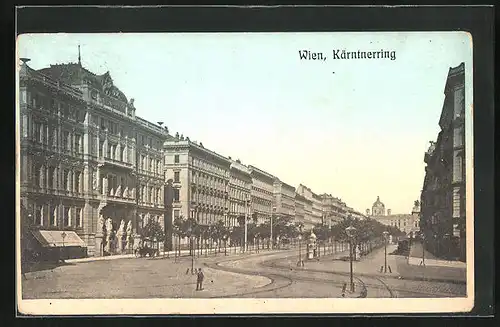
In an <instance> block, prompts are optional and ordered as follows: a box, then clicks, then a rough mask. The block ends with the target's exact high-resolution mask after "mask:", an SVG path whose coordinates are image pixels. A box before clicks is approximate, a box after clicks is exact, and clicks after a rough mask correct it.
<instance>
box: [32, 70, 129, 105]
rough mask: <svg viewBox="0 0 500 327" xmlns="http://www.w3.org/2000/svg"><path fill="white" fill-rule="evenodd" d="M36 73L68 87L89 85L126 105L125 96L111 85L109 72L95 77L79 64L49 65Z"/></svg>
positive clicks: (111, 80)
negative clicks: (61, 82) (68, 85)
mask: <svg viewBox="0 0 500 327" xmlns="http://www.w3.org/2000/svg"><path fill="white" fill-rule="evenodd" d="M38 71H39V72H40V73H42V74H44V75H47V76H50V77H51V78H53V79H55V80H60V81H63V82H64V83H66V84H70V85H81V84H86V83H88V84H91V85H92V87H94V88H96V89H98V90H99V91H101V92H104V93H106V94H107V95H109V96H111V97H113V98H115V99H117V100H120V101H123V102H125V103H128V100H127V97H126V96H125V94H123V92H122V91H120V89H118V88H117V87H116V86H115V85H114V84H113V79H112V78H111V74H110V73H109V71H107V72H106V73H104V74H101V75H97V74H94V73H92V72H91V71H89V70H87V69H85V68H84V67H83V66H82V65H81V64H80V63H67V64H56V65H50V67H47V68H42V69H39V70H38Z"/></svg>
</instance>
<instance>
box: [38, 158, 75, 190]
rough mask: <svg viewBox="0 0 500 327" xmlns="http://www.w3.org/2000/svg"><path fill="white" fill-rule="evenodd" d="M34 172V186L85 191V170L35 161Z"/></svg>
mask: <svg viewBox="0 0 500 327" xmlns="http://www.w3.org/2000/svg"><path fill="white" fill-rule="evenodd" d="M32 172H33V174H32V182H33V185H34V186H38V187H40V188H48V189H56V190H57V189H63V190H65V191H71V192H76V193H81V192H83V187H82V185H83V172H82V171H80V170H72V169H68V168H60V167H55V166H46V165H41V164H37V163H34V164H33V170H32Z"/></svg>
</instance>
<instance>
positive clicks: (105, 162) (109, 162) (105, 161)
mask: <svg viewBox="0 0 500 327" xmlns="http://www.w3.org/2000/svg"><path fill="white" fill-rule="evenodd" d="M97 163H98V165H99V166H100V167H102V166H112V167H115V168H121V169H125V170H132V169H133V167H134V166H133V165H132V164H131V163H128V162H124V161H119V160H115V159H111V158H107V157H104V158H98V159H97Z"/></svg>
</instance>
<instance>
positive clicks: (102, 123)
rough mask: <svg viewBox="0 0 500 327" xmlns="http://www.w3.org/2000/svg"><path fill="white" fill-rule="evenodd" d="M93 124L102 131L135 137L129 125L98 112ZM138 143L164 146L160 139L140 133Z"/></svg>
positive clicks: (94, 115) (158, 146)
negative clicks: (107, 117) (100, 114)
mask: <svg viewBox="0 0 500 327" xmlns="http://www.w3.org/2000/svg"><path fill="white" fill-rule="evenodd" d="M90 121H91V124H92V125H93V126H95V127H98V128H99V129H100V130H102V131H107V132H108V133H109V134H112V135H116V136H118V137H123V138H125V137H127V138H129V139H133V138H134V136H135V135H134V131H133V130H132V129H128V128H127V126H125V125H122V124H119V123H117V122H115V121H113V120H111V119H106V118H104V117H99V116H98V115H96V114H92V118H91V120H90ZM137 142H138V145H142V146H147V147H150V148H152V147H153V146H155V147H156V148H157V149H161V148H162V143H161V141H160V140H159V139H157V138H153V137H148V136H145V135H138V140H137Z"/></svg>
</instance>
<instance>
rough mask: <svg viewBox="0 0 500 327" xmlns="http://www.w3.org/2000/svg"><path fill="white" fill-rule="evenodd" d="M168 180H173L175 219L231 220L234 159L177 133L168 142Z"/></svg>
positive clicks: (166, 145) (165, 151) (205, 222)
mask: <svg viewBox="0 0 500 327" xmlns="http://www.w3.org/2000/svg"><path fill="white" fill-rule="evenodd" d="M163 146H164V155H165V179H167V180H170V179H172V181H173V184H172V185H173V204H172V208H173V219H174V220H175V219H176V218H179V217H183V218H188V217H190V218H194V219H196V221H197V222H198V224H200V225H205V226H208V225H213V224H215V223H217V222H218V221H219V220H222V221H223V222H226V223H228V218H229V216H228V213H229V204H230V199H229V191H230V186H229V181H230V178H231V175H230V168H231V164H232V162H231V160H230V159H228V158H225V157H223V156H221V155H219V154H217V153H215V152H213V151H211V150H209V149H206V148H205V147H204V146H203V144H202V143H199V144H198V143H195V142H192V141H190V140H189V138H184V136H179V135H176V137H175V138H173V139H171V140H168V141H166V142H165V143H164V145H163Z"/></svg>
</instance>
